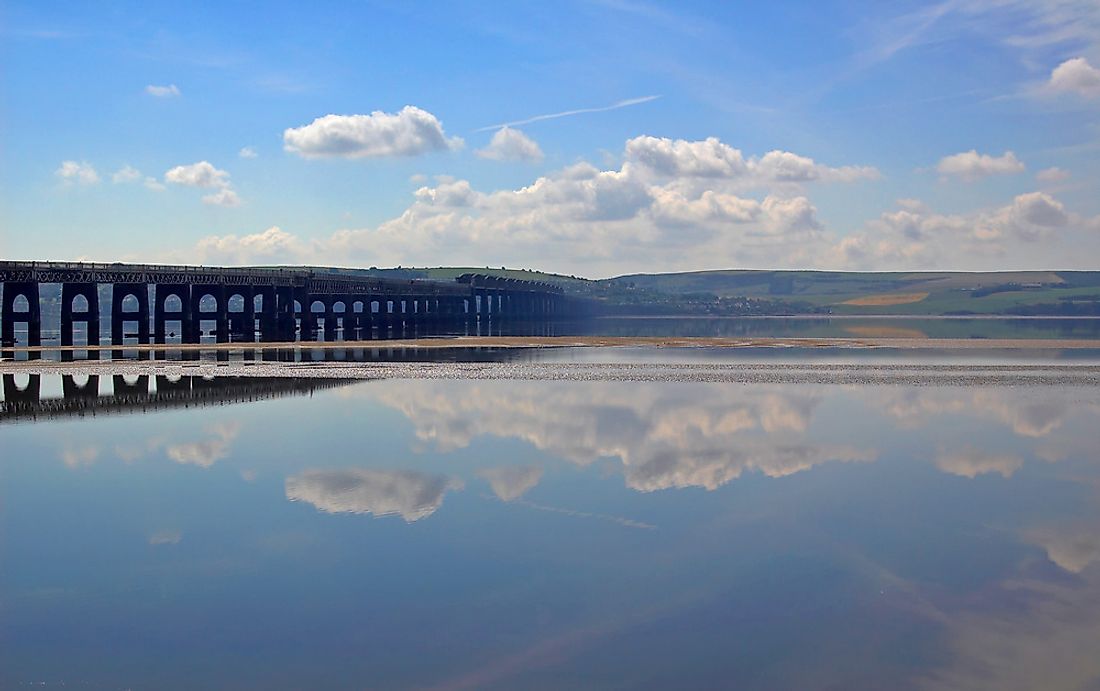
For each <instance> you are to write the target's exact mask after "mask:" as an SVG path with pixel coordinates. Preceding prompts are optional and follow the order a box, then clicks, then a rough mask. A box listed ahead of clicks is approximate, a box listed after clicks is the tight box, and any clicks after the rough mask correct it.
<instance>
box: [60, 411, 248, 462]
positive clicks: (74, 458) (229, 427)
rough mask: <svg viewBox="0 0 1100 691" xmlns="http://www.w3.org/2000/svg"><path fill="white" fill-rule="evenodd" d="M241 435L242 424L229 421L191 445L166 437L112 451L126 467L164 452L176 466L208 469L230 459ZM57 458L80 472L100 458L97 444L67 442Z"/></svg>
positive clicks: (119, 445) (120, 445) (127, 443)
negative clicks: (234, 445)
mask: <svg viewBox="0 0 1100 691" xmlns="http://www.w3.org/2000/svg"><path fill="white" fill-rule="evenodd" d="M240 432H241V424H240V423H239V422H237V421H234V420H229V421H225V422H218V423H214V424H211V425H207V426H206V427H204V428H203V430H202V432H201V436H199V437H198V438H197V439H193V440H190V441H180V440H170V438H169V436H168V435H164V434H158V435H154V436H151V437H148V438H146V439H144V440H140V441H123V442H118V443H115V444H114V446H113V450H114V455H115V457H117V458H118V459H119V460H120V461H122V462H123V463H126V464H131V463H136V462H138V461H140V460H142V459H145V458H148V457H149V456H152V455H155V454H159V453H161V452H163V453H164V455H165V456H166V457H168V458H169V459H170V460H172V461H175V462H176V463H180V464H183V465H195V466H199V467H200V468H209V467H211V466H213V465H214V464H215V463H217V462H218V461H220V460H223V459H225V458H228V457H229V455H230V454H231V452H232V448H233V443H234V442H235V441H236V439H237V437H238V436H239V435H240ZM58 455H59V456H60V457H61V460H62V462H64V463H65V465H66V466H68V467H69V468H81V467H86V466H90V465H93V464H94V463H96V462H97V461H98V460H99V459H100V458H101V456H102V455H103V454H102V449H101V447H100V445H99V444H95V443H87V444H73V443H71V442H68V443H66V444H65V445H64V446H63V447H62V448H61V450H60V451H59V452H58Z"/></svg>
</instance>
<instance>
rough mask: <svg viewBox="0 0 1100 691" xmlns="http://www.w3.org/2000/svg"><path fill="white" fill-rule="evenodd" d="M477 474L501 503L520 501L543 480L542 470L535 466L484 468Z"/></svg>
mask: <svg viewBox="0 0 1100 691" xmlns="http://www.w3.org/2000/svg"><path fill="white" fill-rule="evenodd" d="M477 474H478V475H480V476H481V477H482V478H484V479H485V480H486V481H487V482H488V483H489V486H490V487H492V488H493V494H495V495H497V498H498V499H500V500H501V501H512V500H514V499H519V498H520V497H522V496H523V495H524V494H526V493H527V491H528V490H529V489H531V488H532V487H534V486H535V485H537V484H538V483H539V480H541V479H542V468H540V467H538V466H534V465H527V466H514V465H508V466H500V467H497V468H483V469H482V470H479V471H477Z"/></svg>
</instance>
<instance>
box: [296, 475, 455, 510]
mask: <svg viewBox="0 0 1100 691" xmlns="http://www.w3.org/2000/svg"><path fill="white" fill-rule="evenodd" d="M461 488H462V483H461V481H459V480H456V479H454V478H449V477H446V476H444V475H428V474H426V473H417V472H413V471H409V470H370V469H366V468H341V469H338V470H306V471H305V472H303V473H301V474H299V475H295V476H293V477H288V478H287V479H286V498H287V499H289V500H291V501H304V502H307V503H309V504H313V506H315V507H317V509H318V510H320V511H324V512H325V513H369V514H374V515H375V516H390V515H398V516H401V517H402V518H404V519H405V521H406V522H408V523H412V522H413V521H418V520H420V519H422V518H426V517H428V516H430V515H432V514H433V513H435V512H436V510H437V509H439V507H440V506H442V504H443V495H444V494H446V492H447V490H455V489H461Z"/></svg>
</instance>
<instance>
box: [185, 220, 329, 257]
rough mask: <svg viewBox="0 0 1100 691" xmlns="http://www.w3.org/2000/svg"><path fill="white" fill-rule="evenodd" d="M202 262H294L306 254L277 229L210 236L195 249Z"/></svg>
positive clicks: (290, 236) (275, 227) (273, 227)
mask: <svg viewBox="0 0 1100 691" xmlns="http://www.w3.org/2000/svg"><path fill="white" fill-rule="evenodd" d="M197 249H198V252H199V257H200V259H201V260H202V261H203V262H204V263H218V264H247V263H250V262H256V261H269V262H277V261H293V260H294V259H300V258H302V257H303V256H304V255H305V254H306V251H307V250H306V248H305V246H304V245H303V244H302V243H301V242H300V241H299V240H298V239H297V238H296V237H294V236H293V235H291V234H290V233H287V232H286V231H284V230H282V229H281V228H279V227H278V226H271V227H270V228H268V229H267V230H265V231H263V232H260V233H253V234H250V235H222V236H216V235H209V236H207V237H204V238H202V239H201V240H199V242H198V246H197Z"/></svg>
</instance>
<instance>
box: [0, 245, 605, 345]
mask: <svg viewBox="0 0 1100 691" xmlns="http://www.w3.org/2000/svg"><path fill="white" fill-rule="evenodd" d="M44 284H52V285H59V286H60V316H59V321H58V324H57V331H58V333H59V341H60V345H61V346H62V347H70V346H74V345H77V344H76V340H77V336H78V335H79V334H86V336H85V343H82V344H79V345H86V346H92V347H98V346H99V345H100V344H101V326H102V325H101V316H102V315H103V312H102V311H101V309H100V302H101V295H103V296H104V297H103V300H104V301H106V302H109V303H110V312H109V315H110V316H109V320H110V334H111V335H110V343H111V345H112V346H116V347H118V346H123V345H126V344H127V342H128V341H129V342H130V343H136V344H148V343H150V342H152V343H163V344H167V343H169V342H171V340H175V339H178V342H180V343H188V344H192V343H200V342H202V339H203V336H204V335H208V336H210V337H212V338H213V340H215V341H216V342H229V341H235V342H251V343H254V342H257V341H259V342H291V341H315V340H323V341H335V340H346V341H355V340H367V339H372V338H389V337H409V336H427V335H434V334H443V333H455V332H463V331H465V332H476V333H480V334H483V335H493V333H494V331H495V332H496V333H498V334H499V333H501V329H502V327H503V326H504V325H505V324H508V323H549V322H552V321H555V320H560V319H566V318H570V319H575V318H577V317H579V316H582V315H583V314H585V313H586V312H587V311H588V308H589V305H590V302H589V301H586V300H583V299H579V298H572V297H569V296H566V295H564V293H563V291H562V289H561V288H560V287H558V286H556V285H553V284H550V283H543V282H537V281H522V280H514V279H503V278H497V277H492V276H485V275H480V274H472V273H471V274H464V275H462V276H459V277H457V278H456V279H455V280H454V281H434V280H404V279H392V278H377V277H373V276H366V275H363V274H362V273H353V272H349V271H346V270H344V271H341V270H338V269H281V268H265V267H195V266H167V265H146V264H90V263H62V262H0V287H2V291H3V295H2V301H0V346H3V347H7V348H12V347H14V346H16V345H19V346H31V347H34V346H40V345H41V344H42V338H43V326H44V325H43V310H42V289H41V287H42V285H44ZM101 288H102V290H101ZM107 296H109V297H107ZM51 304H52V303H51ZM55 313H56V312H55ZM17 325H18V328H17ZM80 325H82V326H83V327H84V328H83V329H81V328H79V326H80ZM24 330H25V331H24ZM17 333H18V334H19V335H20V336H21V338H19V339H17ZM92 357H95V356H94V355H92Z"/></svg>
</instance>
